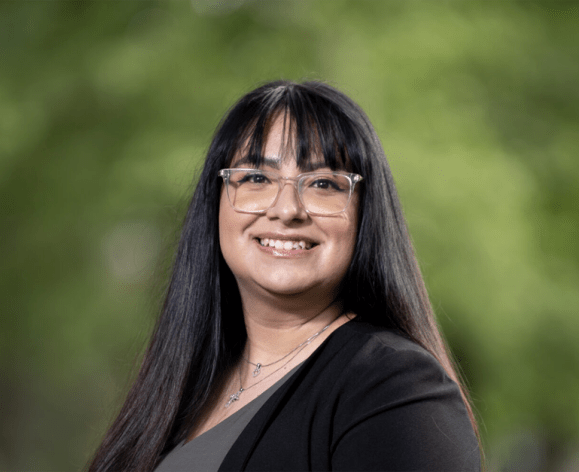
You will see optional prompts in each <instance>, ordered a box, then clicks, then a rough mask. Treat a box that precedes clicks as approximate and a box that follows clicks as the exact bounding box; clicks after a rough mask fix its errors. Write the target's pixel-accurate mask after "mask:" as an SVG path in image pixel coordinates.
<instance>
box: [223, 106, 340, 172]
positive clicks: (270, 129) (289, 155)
mask: <svg viewBox="0 0 579 472" xmlns="http://www.w3.org/2000/svg"><path fill="white" fill-rule="evenodd" d="M292 122H293V120H292V119H291V118H290V119H288V117H287V116H284V115H279V116H278V117H277V118H275V119H273V120H271V124H269V125H268V126H266V128H265V129H264V133H263V135H262V137H261V139H260V140H255V136H249V137H247V138H246V140H245V142H244V144H243V145H242V146H241V147H240V148H239V149H238V150H237V152H236V153H235V155H234V156H233V159H232V161H231V164H230V167H255V168H263V167H269V168H272V169H276V170H279V169H281V168H282V167H283V166H285V165H290V166H291V165H295V166H296V167H297V168H299V169H300V170H301V171H303V172H312V171H315V170H317V169H340V170H342V167H343V166H341V165H336V164H337V163H336V162H335V159H334V160H333V162H331V161H329V160H328V159H327V157H326V156H325V155H324V153H323V152H322V146H321V144H320V142H319V139H315V140H308V142H307V143H304V142H303V141H302V140H300V138H299V137H298V135H297V132H296V131H297V130H296V127H295V126H292V124H293V125H295V122H294V123H292ZM313 134H314V135H316V134H317V133H315V132H314V133H313Z"/></svg>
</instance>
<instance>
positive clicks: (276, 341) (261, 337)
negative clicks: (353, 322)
mask: <svg viewBox="0 0 579 472" xmlns="http://www.w3.org/2000/svg"><path fill="white" fill-rule="evenodd" d="M240 293H241V299H242V305H243V314H244V319H245V327H246V330H247V344H246V347H245V356H246V358H247V359H248V360H250V361H252V362H260V363H262V364H267V363H269V362H273V361H275V360H277V359H279V358H280V357H281V356H284V355H286V354H287V353H288V352H290V351H291V350H292V349H294V348H296V347H297V346H299V345H300V344H301V343H303V342H304V341H306V340H307V339H308V338H310V336H312V335H314V334H316V333H318V332H319V331H321V330H322V329H323V328H324V327H325V326H327V325H330V328H328V329H326V330H325V331H324V333H320V335H319V336H318V337H317V338H316V339H315V340H313V341H312V345H319V343H320V342H321V341H323V339H325V337H327V335H329V333H330V332H331V331H332V330H333V329H335V328H336V327H337V326H339V323H334V321H336V320H337V319H338V318H339V317H340V315H341V314H342V306H341V304H340V303H338V302H334V301H333V300H332V299H330V298H329V297H328V298H327V299H326V300H323V299H318V300H315V301H314V300H312V299H311V298H309V299H304V298H303V297H296V296H283V297H270V298H269V299H268V297H263V296H260V297H253V296H251V294H248V293H243V291H241V292H240Z"/></svg>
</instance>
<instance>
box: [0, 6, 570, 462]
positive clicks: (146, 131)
mask: <svg viewBox="0 0 579 472" xmlns="http://www.w3.org/2000/svg"><path fill="white" fill-rule="evenodd" d="M225 5H226V6H225ZM578 23H579V9H578V7H577V6H576V5H575V4H573V3H554V2H545V3H539V2H527V1H525V2H483V1H441V2H427V1H418V0H416V1H412V2H405V1H402V0H391V1H369V0H363V1H357V2H353V1H337V0H324V1H321V0H320V1H310V2H305V1H298V0H296V1H290V0H282V1H276V2H265V1H241V0H238V1H235V2H233V1H232V2H229V3H225V2H217V1H213V0H204V1H200V0H199V1H198V0H191V1H188V2H186V1H179V2H176V1H175V2H172V1H146V2H145V1H134V2H64V1H62V2H58V1H54V2H4V3H0V109H1V110H2V113H1V115H0V221H2V224H1V229H0V250H1V254H2V264H1V265H0V296H1V299H2V301H3V303H2V307H3V309H2V314H3V317H2V325H3V328H2V331H1V334H0V375H1V377H2V383H0V398H1V399H2V408H1V409H0V435H1V437H2V441H1V442H0V469H2V470H13V469H27V470H69V469H78V468H81V467H82V466H83V464H84V463H85V462H86V460H87V459H88V457H89V456H90V454H91V453H92V451H93V450H94V449H95V447H96V445H97V444H98V442H99V438H100V437H101V436H102V434H103V432H104V430H105V429H106V425H107V424H108V422H109V421H110V419H111V417H112V415H113V414H114V411H115V409H116V408H118V406H119V404H120V401H121V400H122V397H123V394H124V392H126V388H127V386H128V385H129V380H128V377H129V376H130V373H131V372H134V366H135V362H136V361H135V360H134V359H135V358H136V357H137V356H138V354H139V353H140V352H141V351H142V349H143V346H144V343H145V342H146V338H147V335H148V333H149V332H150V329H151V326H152V323H153V321H154V317H155V315H156V313H157V311H158V309H159V300H160V298H161V296H162V290H163V286H164V280H165V273H166V267H167V265H168V262H167V261H169V260H170V253H171V247H172V245H173V243H174V240H175V232H176V231H177V230H178V225H179V221H180V218H181V217H182V214H183V208H184V205H185V204H186V200H187V198H188V196H189V195H190V193H191V189H192V186H193V183H194V180H195V175H196V172H197V170H198V168H199V166H200V164H201V163H202V160H203V155H204V152H205V149H206V147H207V146H208V144H209V141H210V138H211V134H212V132H213V130H214V128H215V126H216V125H217V123H218V121H219V119H220V117H221V116H222V115H223V113H224V112H225V110H226V109H227V108H228V107H229V106H230V105H231V104H232V103H233V102H234V100H236V99H237V98H238V97H239V96H240V95H241V94H243V93H244V92H246V91H248V90H250V89H251V88H253V87H254V86H255V85H257V84H259V83H261V82H264V81H267V80H271V79H276V78H288V79H295V80H301V79H303V78H320V79H324V80H327V81H329V82H330V83H332V84H335V85H336V86H338V88H340V89H342V90H344V91H345V92H346V93H348V94H349V95H351V96H352V97H353V98H354V99H355V100H356V101H358V102H359V103H360V104H361V105H362V107H363V108H364V109H365V110H366V111H367V113H368V115H369V116H370V119H371V120H372V121H373V123H374V125H375V126H376V128H377V130H378V133H379V135H380V136H381V139H382V142H383V144H384V147H385V149H386V152H387V155H388V157H389V160H390V163H391V166H392V168H393V171H394V174H395V177H396V179H397V182H398V186H399V191H400V194H401V198H402V201H403V204H404V208H405V211H406V215H407V218H408V222H409V226H410V230H411V233H412V235H413V238H414V241H415V245H416V250H417V253H418V256H419V259H420V261H421V264H422V268H423V271H424V274H425V278H426V281H427V285H428V287H429V290H430V293H431V297H432V300H433V303H434V305H435V308H436V310H437V313H438V316H439V319H440V322H441V325H442V326H443V328H444V331H445V333H446V335H447V337H448V339H449V342H450V344H451V347H452V348H453V350H454V352H455V353H456V356H457V359H458V361H459V363H460V365H461V367H462V369H463V370H464V372H465V375H466V378H467V381H468V384H469V385H470V387H471V391H472V396H473V399H474V404H475V408H476V409H477V411H478V412H479V415H480V418H481V422H482V434H483V439H484V442H485V444H486V445H487V446H488V450H487V452H488V455H489V467H490V469H491V470H503V468H504V469H505V470H506V469H508V470H516V469H520V470H523V469H525V468H527V469H535V470H539V469H541V470H563V469H565V468H567V469H568V470H571V469H572V468H573V467H575V468H576V462H575V466H573V460H575V461H577V460H578V459H577V454H578V453H577V450H578V444H579V405H578V404H577V402H576V401H575V400H573V399H576V398H579V377H578V376H577V366H578V365H579V354H578V353H579V351H578V350H577V348H576V344H577V341H576V340H577V339H579V318H578V317H577V316H576V308H575V307H577V306H579V289H578V287H579V266H578V264H577V262H578V260H579V234H578V232H579V230H578V228H579V216H578V213H577V204H578V202H579V186H578V185H577V184H576V182H577V181H578V180H579V160H578V159H577V151H578V147H579V132H578V129H579V127H578V124H579V123H578V121H579V119H578V118H579V116H578V112H577V110H578V109H579V88H577V86H576V84H577V83H579V67H578V65H577V64H578V62H577V59H578V57H579V28H578ZM529 448H531V449H532V450H533V451H534V453H533V454H525V451H528V450H530V449H529ZM521 451H523V452H521Z"/></svg>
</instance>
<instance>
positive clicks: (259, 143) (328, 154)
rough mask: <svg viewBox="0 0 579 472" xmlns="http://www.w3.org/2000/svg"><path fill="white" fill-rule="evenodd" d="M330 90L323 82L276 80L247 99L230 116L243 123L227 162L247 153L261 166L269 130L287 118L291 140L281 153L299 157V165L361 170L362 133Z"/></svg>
mask: <svg viewBox="0 0 579 472" xmlns="http://www.w3.org/2000/svg"><path fill="white" fill-rule="evenodd" d="M326 89H327V90H326ZM328 91H331V92H334V91H333V90H332V89H331V88H330V87H328V86H325V85H324V84H320V83H315V84H311V83H305V84H294V83H291V82H274V83H271V84H268V85H266V86H264V87H262V88H259V89H257V90H255V91H254V92H253V93H251V94H249V95H248V96H246V97H244V99H242V101H241V102H239V103H238V104H237V106H235V107H234V109H233V110H232V111H231V113H230V115H229V120H231V121H232V122H235V123H237V124H238V125H239V126H238V127H237V133H236V135H237V137H236V138H235V140H234V143H232V146H231V147H230V148H229V149H228V156H227V163H228V164H229V165H231V163H232V161H233V160H234V159H235V158H236V157H241V158H242V159H243V161H244V162H245V163H247V164H248V165H250V166H252V167H260V166H261V165H262V163H263V158H264V157H266V156H264V150H265V147H266V142H267V138H268V134H269V131H270V129H271V127H272V125H273V124H274V122H275V121H276V120H277V119H282V120H283V134H284V136H287V139H286V140H285V145H284V146H283V149H280V152H281V155H282V156H284V157H285V156H288V157H289V156H291V157H292V158H295V159H296V164H297V166H298V168H300V169H301V170H303V171H305V172H307V171H311V170H314V169H316V168H319V167H329V168H330V169H332V170H348V171H353V172H357V171H359V168H360V158H361V155H360V154H361V149H360V144H359V139H358V136H359V132H358V130H356V128H355V126H356V125H355V124H354V122H353V120H352V119H350V118H349V117H348V116H346V114H345V113H344V111H343V109H342V106H341V105H340V104H338V103H335V101H334V100H333V98H335V97H332V96H331V94H328V93H324V92H328ZM231 124H233V123H231ZM233 127H235V125H234V126H233Z"/></svg>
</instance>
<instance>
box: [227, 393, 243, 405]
mask: <svg viewBox="0 0 579 472" xmlns="http://www.w3.org/2000/svg"><path fill="white" fill-rule="evenodd" d="M240 393H241V392H237V393H234V394H233V395H229V401H228V402H227V403H226V404H225V408H229V405H231V404H232V403H233V402H236V401H237V400H239V394H240Z"/></svg>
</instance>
